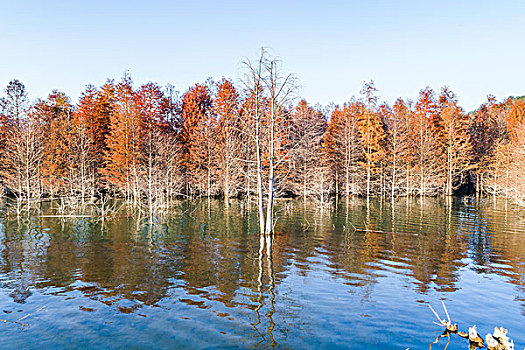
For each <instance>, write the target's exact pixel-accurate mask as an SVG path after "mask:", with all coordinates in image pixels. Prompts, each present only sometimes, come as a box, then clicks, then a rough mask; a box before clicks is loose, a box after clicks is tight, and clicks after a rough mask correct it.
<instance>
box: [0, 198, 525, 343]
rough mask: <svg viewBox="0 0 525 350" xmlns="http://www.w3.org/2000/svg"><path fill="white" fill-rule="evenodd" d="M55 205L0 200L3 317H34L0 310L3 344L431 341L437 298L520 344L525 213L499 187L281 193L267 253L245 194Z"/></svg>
mask: <svg viewBox="0 0 525 350" xmlns="http://www.w3.org/2000/svg"><path fill="white" fill-rule="evenodd" d="M54 213H56V209H55V208H54V207H53V205H52V204H51V205H50V206H49V207H46V208H43V209H42V212H41V213H40V214H35V215H34V216H32V217H30V218H29V219H27V218H20V219H17V218H16V216H13V215H9V214H8V210H7V209H6V208H5V207H4V208H3V209H2V210H1V213H0V318H1V319H4V320H7V321H16V320H19V319H21V318H23V319H22V320H20V321H19V322H20V323H27V326H24V327H22V326H21V325H20V324H17V323H12V322H4V323H0V327H1V328H2V329H1V331H2V342H1V345H0V348H2V349H173V348H197V349H200V348H284V349H319V348H325V349H326V348H355V349H372V348H373V349H406V348H407V347H409V348H410V349H428V348H429V345H430V343H432V342H433V341H434V340H435V339H436V337H437V336H438V335H439V334H440V328H439V327H438V326H436V325H434V324H432V322H433V321H435V319H434V316H433V315H432V313H431V312H430V310H429V308H428V306H427V305H428V304H431V305H433V306H434V307H435V308H436V309H437V310H438V311H439V312H441V300H444V301H445V303H446V305H447V307H448V310H449V313H450V315H451V317H452V319H453V321H454V322H457V323H458V324H459V325H460V329H463V330H466V328H467V327H468V326H470V325H472V324H476V325H477V327H478V330H479V331H480V333H481V334H482V335H483V336H484V335H485V334H486V333H487V332H488V331H492V330H493V327H494V326H496V325H503V326H505V327H506V328H508V329H509V335H510V336H511V337H512V338H513V339H514V341H515V343H516V344H517V346H516V349H523V347H524V346H525V212H524V210H523V209H521V210H519V209H518V208H516V207H514V206H513V205H511V204H510V203H506V202H505V201H503V200H498V201H496V202H494V201H492V200H491V199H484V200H481V201H476V200H475V199H474V198H460V199H454V200H453V201H451V202H450V201H448V200H446V199H440V198H435V199H430V198H427V199H425V200H424V201H421V200H419V199H414V200H408V201H407V200H406V199H400V200H398V201H397V202H396V203H395V205H394V206H392V204H391V203H389V202H384V203H381V202H380V201H377V200H376V201H372V202H371V203H370V206H368V207H367V206H366V202H364V201H362V200H350V202H349V203H345V202H340V203H338V204H337V205H334V206H333V207H331V208H325V209H320V208H319V207H318V206H317V205H315V204H314V203H306V204H305V203H303V202H302V201H282V202H279V204H278V213H277V216H278V218H279V220H278V222H277V226H276V235H275V238H274V242H273V251H272V254H271V256H268V255H266V254H265V255H264V256H261V255H260V252H259V244H260V240H259V236H258V234H257V229H256V223H257V220H256V216H255V214H256V213H255V211H253V210H252V211H250V210H248V208H247V207H246V206H245V205H244V204H243V203H242V202H239V201H235V202H233V203H231V204H230V205H229V206H228V207H226V206H225V204H224V202H221V201H207V200H202V201H193V202H180V203H177V204H176V207H175V208H174V211H173V213H172V214H171V215H170V216H169V217H168V218H165V219H158V220H156V221H155V222H153V223H151V222H150V221H149V220H148V219H137V218H136V217H132V216H129V215H125V213H122V214H121V215H119V216H116V217H114V218H111V219H105V220H102V219H101V218H98V217H70V218H57V217H50V216H51V215H53V214H54ZM265 252H266V251H265ZM445 345H446V338H445V339H441V340H440V342H439V343H438V344H436V345H433V347H432V349H443V348H444V347H445ZM466 347H467V346H466V342H465V340H464V339H461V338H457V337H454V338H452V341H451V344H450V346H449V349H457V348H460V349H463V348H466Z"/></svg>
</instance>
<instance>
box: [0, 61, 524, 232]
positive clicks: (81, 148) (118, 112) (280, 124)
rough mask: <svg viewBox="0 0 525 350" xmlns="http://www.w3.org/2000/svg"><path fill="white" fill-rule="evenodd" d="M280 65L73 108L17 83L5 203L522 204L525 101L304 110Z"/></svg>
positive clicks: (93, 96) (442, 97) (9, 106)
mask: <svg viewBox="0 0 525 350" xmlns="http://www.w3.org/2000/svg"><path fill="white" fill-rule="evenodd" d="M274 63H275V61H265V62H262V61H260V62H259V65H257V62H255V63H254V64H253V65H251V64H250V65H248V68H249V69H248V74H247V77H246V79H245V80H243V81H242V84H238V85H239V87H236V86H235V84H233V82H232V81H231V80H227V79H222V80H221V81H219V82H211V81H207V82H206V83H204V84H196V85H195V86H192V87H191V88H189V89H188V90H187V91H186V92H185V93H184V94H183V95H182V96H180V97H179V96H178V94H177V93H176V92H175V91H174V89H173V87H172V86H168V87H165V88H163V87H160V86H159V85H157V84H155V83H148V84H145V85H142V86H139V87H136V86H134V84H133V82H132V80H131V78H130V77H129V76H127V75H125V76H124V77H123V78H122V80H121V81H120V82H114V81H112V80H108V82H107V83H106V84H104V85H103V86H101V87H95V86H91V85H89V86H87V87H86V89H85V91H84V92H83V93H82V95H81V97H80V99H79V101H78V102H77V103H76V104H73V102H72V101H71V99H70V98H69V97H67V95H66V94H64V93H62V92H58V91H53V92H51V94H50V95H49V96H48V97H47V98H46V99H44V100H38V101H36V102H34V103H30V101H29V100H28V97H27V92H26V88H25V86H24V85H23V84H22V83H21V82H20V81H18V80H13V81H11V82H10V83H9V84H8V86H7V88H6V89H5V94H4V97H2V99H1V100H0V102H1V103H0V157H1V162H0V168H1V169H0V171H1V173H0V183H1V185H2V188H3V193H6V194H8V195H10V196H13V197H16V198H18V199H19V200H18V201H17V203H18V205H19V206H21V207H25V206H27V207H29V206H30V205H31V204H32V203H34V202H37V201H38V200H40V199H42V198H57V197H62V198H74V199H75V200H78V201H81V202H82V203H85V202H89V201H92V200H94V198H97V197H99V196H100V195H101V194H111V195H114V196H121V197H124V198H126V199H127V200H128V201H130V202H134V203H147V206H148V208H150V210H154V209H155V208H160V207H163V206H165V205H168V202H169V200H170V199H171V198H174V197H177V196H192V197H194V196H224V197H238V196H245V197H248V198H250V197H251V196H254V198H255V197H256V198H259V200H260V201H261V202H262V201H265V203H271V202H272V201H273V197H274V196H279V195H292V196H303V197H314V198H316V199H319V200H321V201H326V199H327V198H329V196H333V195H343V196H352V195H361V196H385V197H386V196H388V197H389V198H395V197H397V196H424V195H438V194H446V195H452V194H455V193H458V191H459V190H460V189H461V188H462V187H464V186H471V188H473V189H474V190H475V191H476V192H477V193H478V194H481V193H484V194H488V195H504V196H506V197H511V198H513V199H515V200H516V201H518V202H521V203H524V202H525V177H524V176H525V175H524V174H525V171H524V170H525V101H524V100H523V99H521V98H508V99H507V100H505V101H504V102H502V103H497V102H496V100H495V98H494V97H493V96H489V97H488V99H487V101H486V102H485V103H484V104H483V105H481V107H480V108H479V109H478V110H476V111H474V112H470V113H467V112H465V111H464V110H463V109H462V108H461V107H460V106H459V104H458V99H457V97H456V96H455V95H454V93H453V92H452V91H450V90H449V89H448V88H442V90H441V91H440V93H436V92H435V91H433V90H432V89H430V88H425V89H423V90H421V91H420V93H419V96H418V98H417V99H416V100H403V99H398V100H397V101H395V103H394V104H393V105H392V106H390V105H388V104H386V103H378V97H377V95H376V89H375V87H374V84H373V82H367V83H365V84H364V87H363V90H362V91H361V93H360V95H359V96H358V97H357V98H352V99H350V100H349V101H348V102H347V103H345V104H343V105H338V106H332V107H331V108H325V109H323V108H321V107H319V106H311V105H309V104H308V103H307V102H306V101H305V100H300V99H298V98H297V97H296V96H295V95H294V91H293V90H294V87H295V85H294V82H293V81H292V80H290V79H289V78H290V76H281V75H279V74H277V71H276V69H277V68H276V66H275V65H274ZM267 195H270V196H271V198H270V197H268V199H265V198H266V196H267ZM261 210H263V209H262V208H261ZM268 220H269V222H272V219H271V218H269V219H268ZM261 225H262V224H261ZM261 228H262V226H261Z"/></svg>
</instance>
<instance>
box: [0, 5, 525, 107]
mask: <svg viewBox="0 0 525 350" xmlns="http://www.w3.org/2000/svg"><path fill="white" fill-rule="evenodd" d="M524 43H525V1H512V0H508V1H495V0H494V1H483V0H476V1H474V0H473V1H470V0H463V1H447V0H441V1H425V0H419V1H373V0H372V1H330V0H324V1H308V0H302V1H284V0H282V1H273V0H266V1H250V0H244V1H212V0H200V1H168V0H149V1H134V0H127V1H111V0H105V1H99V0H91V1H53V0H49V1H36V0H35V1H29V0H17V1H12V0H0V87H2V90H3V89H4V87H5V86H6V85H7V83H8V82H9V81H10V80H12V79H14V78H16V79H19V80H21V81H22V82H23V83H24V84H25V85H26V88H27V90H28V92H29V96H30V98H32V99H35V98H38V97H42V98H45V97H46V96H47V95H48V94H49V93H50V92H51V91H52V90H53V89H58V90H60V91H63V92H65V93H67V94H68V95H69V96H71V98H72V99H73V101H76V100H77V99H78V97H79V96H80V94H81V92H82V91H83V90H84V88H85V86H86V85H87V84H94V85H101V84H103V83H104V82H105V81H106V79H108V78H113V79H116V80H119V79H120V78H121V77H122V75H123V73H124V72H125V71H129V72H130V74H131V76H132V78H133V80H134V82H135V84H136V85H140V84H144V83H147V82H150V81H154V82H157V83H159V84H161V85H164V84H167V83H170V84H172V85H175V88H176V89H177V90H179V91H181V92H182V93H183V92H184V91H185V90H187V89H188V87H190V86H192V85H194V84H196V83H199V82H204V81H205V80H206V79H207V78H208V77H211V78H213V79H215V80H219V79H220V78H222V77H226V78H230V79H232V80H233V81H235V82H239V80H240V79H241V78H242V76H243V72H244V70H243V69H244V68H243V65H242V61H243V60H244V59H245V58H255V57H256V55H257V51H258V50H259V49H260V48H261V47H267V48H269V49H270V53H271V54H272V55H273V56H277V57H279V58H280V59H281V60H282V63H283V69H284V71H285V72H290V73H294V74H296V75H297V77H298V79H299V84H300V92H299V95H300V96H301V97H303V98H305V99H306V100H307V101H308V102H309V103H311V104H315V103H320V104H322V105H327V104H328V103H330V102H334V103H336V104H342V103H344V102H345V101H348V100H349V99H350V98H351V97H352V96H353V95H356V96H357V95H359V91H360V90H361V87H362V85H363V82H364V81H369V80H374V82H375V85H376V87H377V89H378V95H379V97H380V100H382V101H387V102H388V103H392V102H394V101H395V99H396V98H398V97H403V98H411V99H416V98H417V96H418V92H419V91H420V90H421V89H423V88H425V87H426V86H430V87H432V88H433V89H434V90H437V91H439V90H440V88H441V87H442V86H445V85H446V86H448V87H450V88H451V89H452V90H453V91H454V92H455V93H456V94H457V95H458V97H459V99H460V103H461V105H462V106H463V107H464V108H465V109H466V110H473V109H475V108H477V107H478V106H479V105H480V104H481V103H483V102H484V101H485V100H486V96H487V95H488V94H493V95H495V96H496V97H497V98H498V100H502V99H503V98H505V97H507V96H510V95H514V96H520V95H525V45H524ZM0 95H3V91H2V93H1V94H0Z"/></svg>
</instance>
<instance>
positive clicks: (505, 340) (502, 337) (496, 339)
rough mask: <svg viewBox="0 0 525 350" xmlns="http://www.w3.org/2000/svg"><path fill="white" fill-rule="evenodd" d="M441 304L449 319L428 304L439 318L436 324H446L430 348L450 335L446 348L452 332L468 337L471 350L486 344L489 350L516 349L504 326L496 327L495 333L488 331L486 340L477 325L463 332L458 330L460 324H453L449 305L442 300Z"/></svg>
mask: <svg viewBox="0 0 525 350" xmlns="http://www.w3.org/2000/svg"><path fill="white" fill-rule="evenodd" d="M441 304H442V305H443V309H444V310H445V314H446V316H447V320H448V321H447V320H446V319H445V318H441V317H439V315H438V313H437V312H436V310H434V309H433V308H432V306H430V305H428V307H429V308H430V310H432V312H433V313H434V315H435V316H436V317H437V319H438V320H439V323H437V322H433V323H434V324H437V325H438V326H444V327H445V331H444V332H443V333H442V334H441V335H440V336H438V337H437V338H436V340H435V341H434V342H432V343H431V344H430V349H432V345H433V344H436V343H437V342H438V341H439V339H440V338H442V337H445V336H447V337H448V343H447V345H446V346H445V349H446V348H447V347H448V345H449V344H450V335H451V334H457V335H458V336H460V337H462V338H465V339H468V340H469V350H474V349H477V348H484V347H485V345H486V346H487V348H488V349H489V350H514V341H512V340H511V339H510V338H509V337H508V336H507V333H508V331H507V330H506V329H505V328H503V327H499V328H498V327H496V328H494V333H493V334H490V333H488V334H487V335H486V336H485V341H484V340H483V338H482V337H481V336H480V335H479V334H478V331H477V329H476V325H474V326H472V327H470V328H469V329H468V332H462V331H459V330H458V325H457V324H455V323H454V324H453V323H452V321H451V319H450V315H449V314H448V311H447V307H446V306H445V303H444V302H443V301H441ZM430 349H429V350H430Z"/></svg>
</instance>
